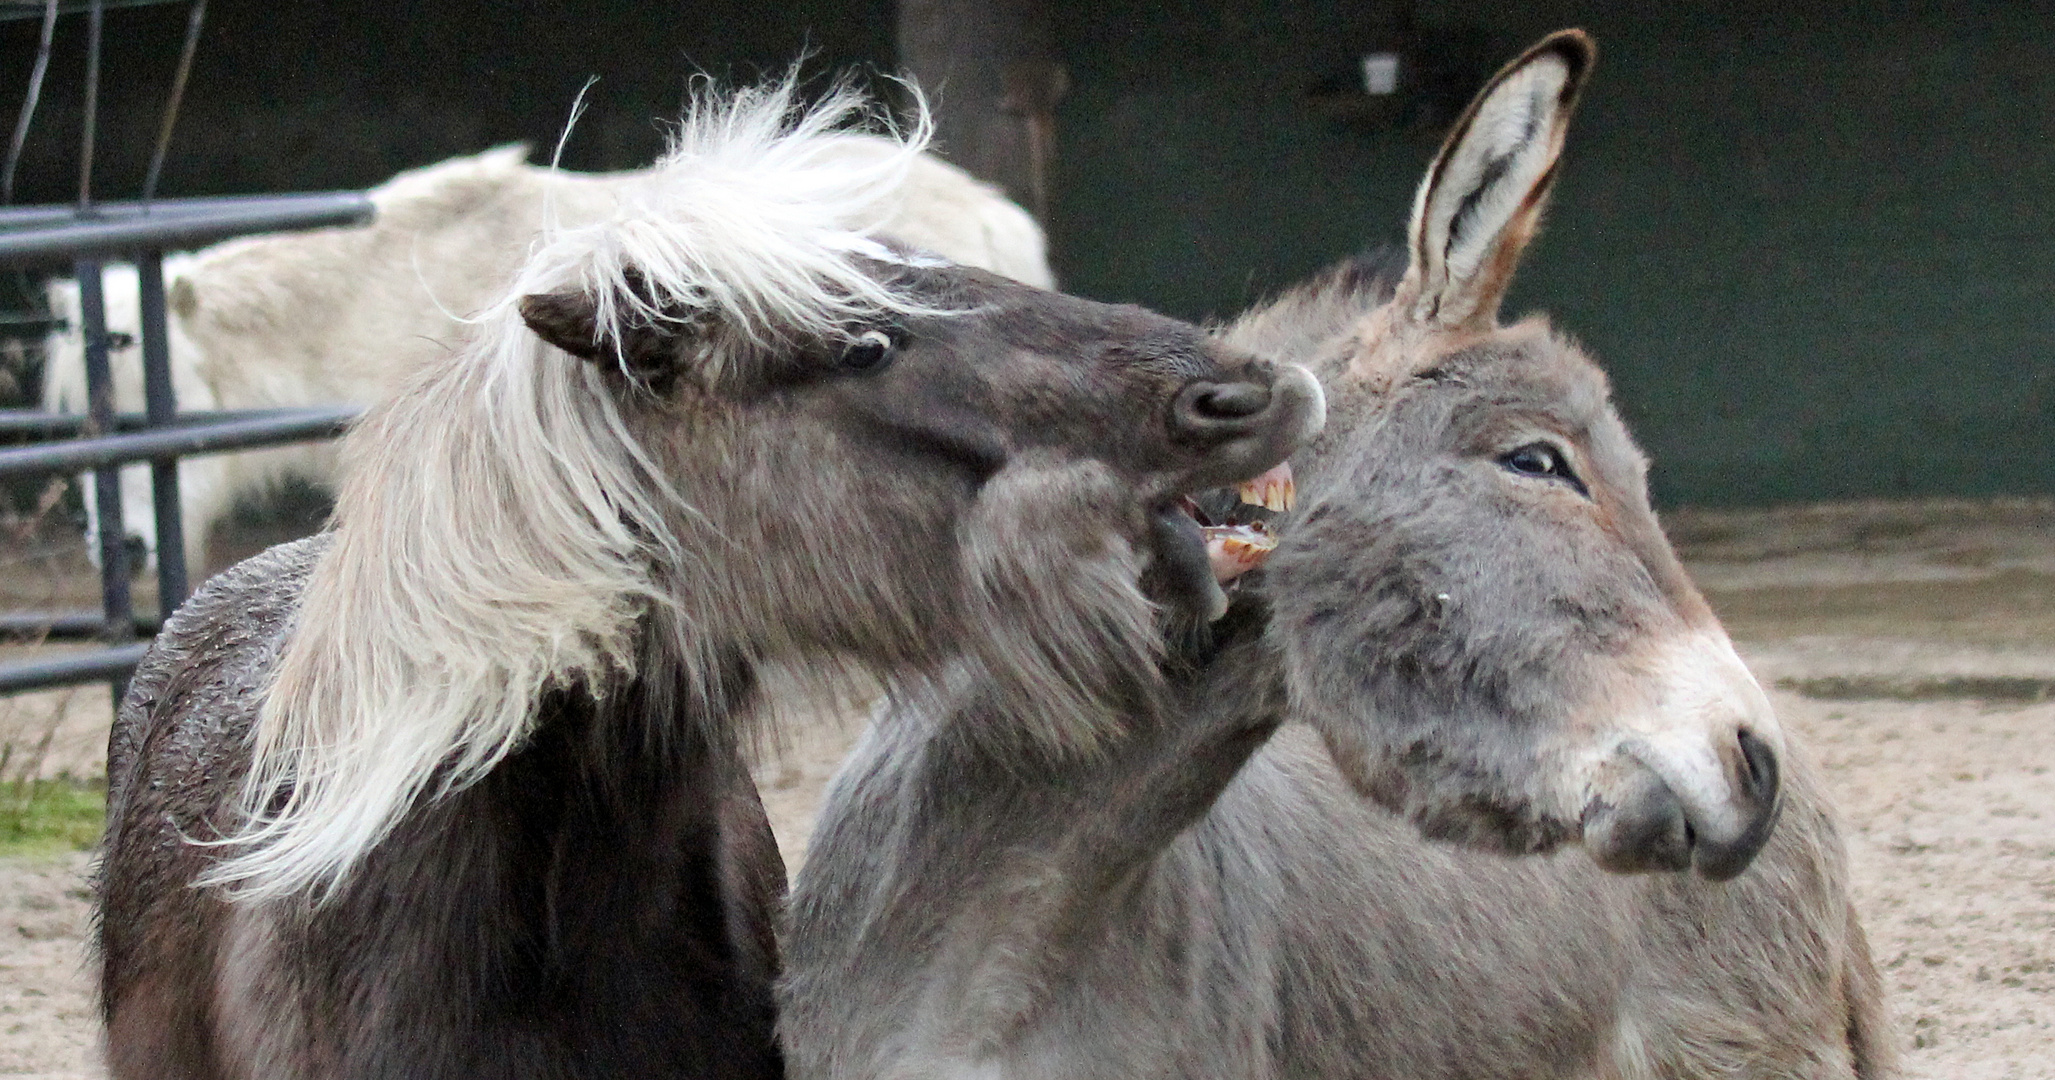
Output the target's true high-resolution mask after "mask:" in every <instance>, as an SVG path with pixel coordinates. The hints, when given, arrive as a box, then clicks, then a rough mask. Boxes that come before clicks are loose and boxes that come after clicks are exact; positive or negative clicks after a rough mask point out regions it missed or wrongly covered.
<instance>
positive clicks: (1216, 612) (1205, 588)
mask: <svg viewBox="0 0 2055 1080" xmlns="http://www.w3.org/2000/svg"><path fill="white" fill-rule="evenodd" d="M1150 524H1151V527H1152V530H1153V531H1154V532H1155V534H1156V535H1155V542H1156V556H1157V558H1159V559H1161V560H1162V561H1163V564H1164V567H1163V568H1164V570H1165V571H1166V579H1167V580H1168V582H1169V583H1170V586H1171V588H1173V589H1174V590H1176V591H1177V593H1178V594H1179V595H1178V597H1177V601H1178V603H1180V604H1182V605H1183V606H1184V608H1185V610H1187V611H1189V612H1191V613H1192V614H1193V615H1196V616H1198V617H1199V618H1200V619H1203V620H1204V621H1206V622H1212V621H1213V620H1215V619H1217V618H1219V617H1220V616H1222V615H1224V614H1226V613H1227V594H1226V593H1224V592H1222V591H1220V583H1219V581H1218V579H1217V578H1216V577H1215V575H1214V573H1213V572H1212V568H1211V566H1210V565H1209V564H1210V563H1211V558H1210V555H1211V552H1210V550H1209V546H1210V545H1209V543H1208V541H1207V539H1206V537H1205V535H1204V533H1203V530H1201V529H1200V527H1199V523H1198V522H1197V521H1195V520H1193V518H1192V516H1191V515H1190V514H1188V513H1186V512H1185V511H1184V509H1183V508H1182V507H1177V506H1172V507H1166V508H1164V509H1162V510H1159V511H1157V512H1156V514H1155V515H1154V516H1153V518H1152V519H1151V522H1150Z"/></svg>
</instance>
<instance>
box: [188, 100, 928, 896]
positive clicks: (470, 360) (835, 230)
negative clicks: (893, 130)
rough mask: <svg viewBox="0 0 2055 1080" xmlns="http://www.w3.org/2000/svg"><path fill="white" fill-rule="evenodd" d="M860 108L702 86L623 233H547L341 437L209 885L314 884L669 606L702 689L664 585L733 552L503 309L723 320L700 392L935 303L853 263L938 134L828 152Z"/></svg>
mask: <svg viewBox="0 0 2055 1080" xmlns="http://www.w3.org/2000/svg"><path fill="white" fill-rule="evenodd" d="M872 118H874V116H873V113H872V112H871V111H870V109H869V106H868V105H867V104H866V103H865V100H864V99H863V98H862V97H861V96H860V95H858V94H857V93H856V92H854V91H852V90H850V89H848V88H847V87H837V88H835V89H833V90H832V91H830V92H829V93H828V95H827V96H826V97H825V99H824V100H823V101H821V102H820V103H819V104H818V105H816V106H814V107H812V108H810V109H806V110H803V111H802V110H800V109H798V107H797V106H796V104H795V87H794V82H793V79H792V78H791V77H789V76H788V77H787V79H786V80H785V81H784V82H782V83H779V84H776V85H773V86H769V87H765V88H758V89H751V90H743V91H740V92H737V93H734V94H733V95H731V96H728V97H726V98H720V97H716V96H715V95H713V94H712V93H711V92H710V91H706V90H704V89H702V91H701V92H700V93H699V94H698V95H697V97H696V100H695V102H694V105H693V108H692V110H691V112H690V114H689V115H688V116H687V117H686V118H685V120H684V121H683V122H682V124H681V125H680V127H679V129H678V131H677V133H676V137H675V140H674V146H673V149H672V151H671V152H670V153H669V154H668V155H667V156H666V157H665V159H664V160H663V162H662V163H661V164H660V165H659V166H658V167H657V168H656V169H655V170H653V171H652V172H651V173H650V175H649V176H648V178H647V181H646V182H645V183H643V184H641V185H640V186H639V187H637V188H635V189H633V190H632V191H630V192H628V193H627V194H625V195H624V197H623V198H622V200H621V203H620V206H619V209H618V211H617V213H616V215H615V216H614V218H613V219H612V220H609V221H607V222H604V223H601V224H597V225H592V226H582V227H579V228H575V229H561V230H556V231H554V232H552V233H551V234H550V235H548V236H546V237H545V238H544V239H543V240H542V241H540V242H539V244H538V249H537V251H536V252H535V253H534V255H533V256H532V257H531V258H530V260H529V262H528V264H527V265H526V266H525V267H524V269H523V270H522V271H521V273H520V274H519V275H518V279H517V280H516V282H515V283H514V285H513V287H512V289H511V290H510V291H509V293H508V294H507V295H506V296H505V297H504V298H503V299H502V300H501V301H500V302H499V303H497V304H495V305H494V306H492V307H491V308H489V309H488V310H487V311H485V312H484V313H483V314H482V315H481V316H479V318H478V319H477V320H476V321H475V325H474V332H473V335H472V339H471V341H470V342H469V343H468V345H467V346H466V347H465V348H464V349H463V350H462V351H461V352H460V353H459V354H457V355H456V356H454V357H452V358H451V359H450V360H449V361H447V362H446V363H443V364H440V365H436V366H434V367H432V368H431V369H429V370H427V371H424V372H422V373H421V374H420V375H419V376H417V377H416V378H415V379H414V380H413V381H412V383H411V384H410V385H409V386H408V387H406V388H405V389H403V390H402V391H401V392H400V393H398V394H397V395H396V396H395V397H394V398H392V399H391V400H389V401H387V402H385V403H384V404H382V405H380V406H378V407H377V408H375V409H373V410H372V411H371V413H369V414H368V415H367V416H366V417H365V418H364V420H363V421H362V422H360V423H359V424H358V425H357V427H356V428H355V429H354V430H353V431H352V432H351V433H350V434H349V435H348V436H347V437H346V439H345V440H344V447H343V457H344V461H345V468H344V469H343V477H344V479H343V480H342V482H341V484H340V490H339V493H338V498H337V502H336V513H335V518H334V524H333V526H332V531H333V540H332V542H331V545H330V547H329V549H328V550H327V552H326V553H325V554H324V555H323V556H322V558H321V561H320V563H319V565H317V566H316V567H315V569H314V571H313V572H312V575H311V576H310V578H309V580H308V583H307V586H306V589H305V591H304V593H303V594H302V596H301V601H300V608H299V613H298V616H297V620H296V626H295V629H294V631H293V634H292V637H291V639H290V640H289V641H288V643H287V644H286V645H285V646H284V650H283V654H282V655H281V656H280V657H279V660H278V662H277V666H276V668H275V671H274V675H273V679H272V682H271V685H270V688H269V691H268V693H267V695H266V699H265V701H264V704H263V707H262V709H261V710H260V713H259V716H258V719H257V722H256V726H255V730H254V731H253V733H252V750H253V760H252V764H251V768H250V773H249V776H248V779H247V781H246V783H245V785H244V788H243V791H242V805H241V806H240V808H239V809H240V810H241V814H242V818H243V820H244V821H245V822H246V824H245V825H244V826H243V827H242V828H241V829H240V830H239V831H237V832H235V833H234V834H232V835H231V836H229V837H227V838H226V839H224V840H219V841H213V842H217V843H222V844H225V845H227V846H228V848H229V850H230V852H231V855H230V857H228V858H226V859H224V860H223V861H222V862H221V863H219V864H217V865H216V866H215V867H214V869H212V870H211V871H210V872H209V873H208V874H207V875H205V876H204V877H203V879H202V880H201V882H200V883H201V884H203V885H215V886H225V887H228V888H229V889H230V890H231V891H232V892H233V893H234V894H235V895H237V896H238V897H241V898H245V899H253V900H254V899H277V898H283V897H287V896H291V895H295V894H299V893H302V892H305V891H307V890H310V889H311V890H312V891H313V893H314V895H315V896H316V897H317V898H318V897H320V896H324V895H326V894H327V892H328V891H329V890H331V889H332V888H333V887H334V886H335V884H336V883H337V882H338V881H339V880H340V879H341V878H342V877H343V876H344V875H346V874H347V873H348V872H349V870H350V869H351V868H352V867H353V866H354V865H355V864H356V863H357V861H358V860H359V859H361V858H362V857H363V855H364V854H365V853H366V852H368V851H369V850H370V849H371V848H372V847H374V846H375V845H377V844H378V843H379V841H380V840H382V839H383V838H384V837H385V836H386V835H387V833H389V832H390V831H391V829H392V828H393V826H394V824H395V823H396V822H397V821H398V820H399V818H400V817H401V816H402V815H404V814H405V813H406V812H407V810H408V809H409V808H410V807H412V806H413V805H415V804H416V802H417V801H418V800H420V799H422V798H431V797H438V796H440V795H444V794H447V793H449V792H451V791H454V790H457V789H460V788H462V787H464V786H466V785H469V784H471V783H474V782H476V781H477V780H479V779H480V778H482V777H483V776H484V775H485V774H486V773H487V772H489V771H490V770H491V769H492V768H493V767H494V766H495V765H497V764H498V763H499V762H500V761H502V760H503V759H504V758H505V757H506V756H507V755H508V754H509V753H511V752H513V751H514V750H515V749H517V748H518V747H519V746H520V745H521V744H522V743H523V741H524V740H525V739H526V738H527V737H528V735H529V734H530V732H531V731H532V728H533V725H534V720H535V710H536V706H537V701H538V698H539V697H540V696H541V695H542V694H543V693H544V692H545V691H546V690H548V689H550V688H552V687H560V686H570V685H583V686H585V687H587V688H589V689H590V690H591V691H592V692H594V693H603V692H605V690H606V687H607V685H608V683H609V681H610V680H613V679H615V678H617V677H619V676H621V675H623V674H626V673H629V672H631V671H632V669H633V664H634V658H635V653H636V649H637V647H638V644H640V643H639V642H638V636H639V635H638V633H637V630H638V626H640V625H642V624H643V623H645V622H646V621H649V620H645V619H644V616H645V614H646V613H649V612H651V611H652V609H653V608H654V607H655V606H657V605H662V606H664V607H666V608H667V609H669V610H670V611H672V612H673V615H672V617H670V618H666V619H664V620H661V621H663V622H665V623H674V624H676V628H675V630H674V632H673V634H672V635H667V636H674V637H675V640H672V641H667V642H666V643H665V644H664V646H663V647H666V648H675V649H677V650H679V651H680V652H681V654H682V656H681V659H682V661H683V664H684V668H685V670H686V671H687V672H689V673H694V674H695V676H696V677H697V679H698V680H699V681H701V682H702V683H704V684H708V685H710V684H711V682H712V681H713V680H714V679H715V676H714V675H713V674H711V671H712V660H711V657H712V654H713V649H714V646H715V643H714V640H713V638H712V636H711V634H712V632H714V631H716V630H718V629H719V628H715V627H706V626H699V625H695V624H693V622H692V620H691V618H690V617H689V616H688V615H687V613H686V612H684V611H683V610H680V609H679V608H678V605H677V604H676V603H675V602H674V596H675V595H677V594H676V593H675V590H678V589H691V588H699V587H702V586H704V585H705V584H706V583H708V582H709V581H710V580H711V578H712V574H713V569H712V565H711V564H713V563H715V562H718V561H719V560H721V559H724V558H729V557H733V556H734V555H736V554H738V553H736V552H732V551H730V550H728V549H726V548H725V547H722V546H720V541H719V539H718V538H714V537H708V538H705V539H706V540H707V543H708V545H710V546H707V547H706V548H704V550H701V551H695V550H693V549H692V547H691V545H690V544H688V543H686V542H681V540H680V539H679V538H678V537H676V536H674V535H673V531H674V530H675V529H676V528H677V527H678V524H679V522H680V521H681V520H684V521H687V522H689V521H690V519H691V517H692V514H691V509H690V504H689V498H690V495H691V493H690V492H678V491H673V490H672V488H671V486H670V484H669V482H668V481H667V480H666V479H665V478H664V477H663V476H662V475H660V474H659V473H658V471H657V468H656V466H655V464H654V462H653V461H652V460H651V458H650V457H649V456H648V454H647V453H646V452H644V451H643V450H642V448H641V447H639V446H638V445H636V443H635V441H634V439H633V438H632V436H631V435H630V434H629V430H628V425H627V424H626V423H625V422H624V420H623V417H622V415H621V412H620V405H619V403H617V402H616V401H615V400H614V396H613V394H614V392H613V391H610V390H609V389H608V382H609V380H607V379H606V378H605V377H604V375H603V373H602V372H601V371H600V370H599V369H598V368H596V367H595V366H594V365H593V364H590V363H587V362H585V361H581V360H578V359H575V358H573V357H571V356H569V355H567V354H565V353H563V352H561V351H559V350H557V349H555V348H552V347H549V346H547V345H545V344H543V343H542V342H541V341H540V340H539V339H538V338H536V337H535V336H534V335H533V334H532V333H530V331H529V330H528V329H527V327H526V326H525V325H524V324H523V322H522V320H521V317H520V313H519V310H518V307H517V305H518V301H519V299H520V297H521V296H523V295H525V294H529V293H535V292H545V291H552V290H558V289H562V288H565V287H567V286H575V287H578V288H581V289H583V290H585V291H587V293H588V294H589V295H591V296H592V297H594V298H595V300H596V304H597V308H598V322H599V329H600V331H601V335H602V338H603V339H612V340H619V339H620V336H621V334H622V331H623V329H624V328H626V327H629V326H633V325H636V324H638V323H641V322H646V321H649V320H662V319H675V318H680V317H689V319H690V320H691V321H692V322H693V324H694V325H697V326H707V325H717V326H719V327H720V329H721V333H719V334H717V335H714V336H713V337H712V339H711V340H713V341H714V342H722V343H726V345H725V346H719V347H715V348H713V349H710V351H709V353H708V354H707V355H705V356H702V357H700V358H697V359H696V360H694V361H693V362H695V363H703V364H706V365H707V366H708V367H709V368H710V369H711V372H710V374H709V376H708V379H709V381H717V380H718V379H719V378H720V377H721V375H722V372H723V370H724V369H726V368H729V367H732V366H733V365H734V364H736V363H738V362H741V361H743V360H745V359H746V358H748V357H751V356H768V355H771V353H772V351H773V350H777V349H779V348H781V347H790V346H791V345H793V344H794V343H798V342H804V341H807V340H813V341H820V340H823V339H827V340H834V339H836V338H838V337H839V336H840V335H842V334H844V333H846V332H847V329H846V328H847V327H848V326H849V325H850V324H851V322H853V321H857V320H862V319H875V318H878V317H880V316H891V315H904V314H909V313H926V312H931V311H933V309H931V308H929V307H927V306H925V305H923V304H921V303H919V302H918V301H916V300H914V299H912V298H910V297H907V296H903V295H901V294H899V293H898V292H895V291H894V290H893V289H892V288H891V287H890V286H888V285H886V284H883V283H880V282H879V281H877V280H876V279H874V278H873V277H871V276H870V274H869V273H867V272H866V270H865V268H864V265H865V260H872V259H877V258H879V257H884V258H885V259H886V260H887V261H889V260H891V259H892V258H893V256H892V255H891V253H890V252H889V251H888V250H887V249H886V248H884V247H883V246H882V245H879V244H877V243H875V242H874V241H872V240H870V239H869V235H870V232H871V230H872V229H874V228H875V226H876V224H877V223H878V222H879V221H880V220H882V217H883V214H884V212H885V211H886V210H888V209H889V201H888V200H889V197H890V196H891V195H892V194H893V192H894V189H895V187H896V185H897V184H898V183H899V182H900V180H901V178H902V177H903V174H904V172H905V170H906V167H907V165H908V163H909V162H910V161H911V160H912V159H913V158H914V156H915V155H917V154H918V153H920V152H921V150H922V149H923V147H924V146H925V145H926V142H927V138H928V135H929V131H930V126H929V122H928V119H927V115H926V112H925V109H924V108H921V109H919V110H918V111H917V120H916V122H915V123H914V125H913V127H912V130H911V131H910V132H905V133H900V134H898V136H897V137H898V139H899V142H900V144H901V145H900V151H899V153H897V154H896V155H892V156H889V157H887V158H884V159H883V160H880V161H878V162H876V163H874V164H865V165H861V166H857V167H851V166H850V165H849V164H848V163H847V162H846V160H839V159H838V160H834V161H828V160H826V159H825V158H824V155H823V154H822V150H823V148H824V147H826V146H828V145H830V144H831V143H832V142H833V141H834V140H836V139H838V138H840V137H842V136H840V135H838V134H837V132H838V130H839V129H841V128H842V127H844V126H846V125H847V124H849V123H850V122H852V121H857V120H868V119H872ZM681 312H683V313H685V315H684V316H681ZM706 689H707V686H706V685H703V686H701V687H700V690H701V692H702V693H704V692H706ZM196 839H198V838H196Z"/></svg>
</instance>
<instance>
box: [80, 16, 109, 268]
mask: <svg viewBox="0 0 2055 1080" xmlns="http://www.w3.org/2000/svg"><path fill="white" fill-rule="evenodd" d="M101 3H102V0H93V2H92V4H91V6H89V7H87V8H86V109H85V116H84V117H83V118H82V119H81V120H80V122H79V145H78V208H79V212H80V213H84V212H85V211H87V210H90V209H92V206H93V140H94V138H95V137H97V136H98V135H99V133H100V26H101V23H102V21H103V19H104V16H105V14H106V13H105V12H104V11H102V10H101V7H100V5H101ZM75 254H76V253H75Z"/></svg>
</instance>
